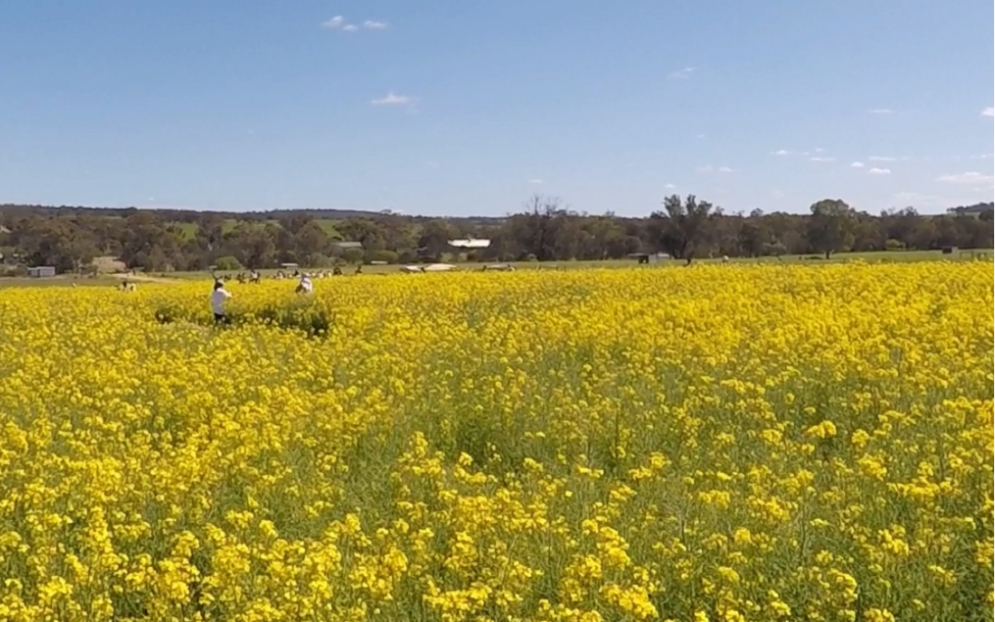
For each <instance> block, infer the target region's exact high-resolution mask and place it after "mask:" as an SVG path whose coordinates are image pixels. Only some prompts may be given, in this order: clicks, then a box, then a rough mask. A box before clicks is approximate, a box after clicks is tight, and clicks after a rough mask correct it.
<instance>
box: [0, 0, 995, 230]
mask: <svg viewBox="0 0 995 622" xmlns="http://www.w3.org/2000/svg"><path fill="white" fill-rule="evenodd" d="M415 5H422V6H415ZM993 19H995V16H993V3H992V2H991V0H964V1H950V2H938V1H936V0H931V1H924V0H893V1H882V0H863V1H860V2H857V1H855V0H833V1H825V0H811V1H805V2H798V1H797V0H793V1H788V0H767V1H765V2H733V1H730V0H723V1H718V0H696V1H695V0H688V1H685V0H672V1H666V2H665V1H652V2H650V1H645V2H637V1H631V2H624V3H608V2H590V1H584V0H574V1H572V2H565V1H559V0H557V1H553V0H546V1H543V2H525V1H522V0H504V1H502V2H487V3H470V2H445V3H443V2H432V3H411V2H401V1H400V0H374V1H369V0H367V1H363V2H359V1H347V2H331V1H323V2H318V1H312V0H300V1H287V2H276V1H269V2H262V1H245V0H240V1H235V0H212V1H211V2H203V1H201V0H196V1H195V0H170V1H169V2H166V1H158V2H135V1H134V0H88V1H87V2H79V1H78V0H72V1H67V0H62V1H57V0H46V1H35V0H5V1H4V2H3V3H2V4H0V40H2V41H3V42H4V50H5V51H4V54H3V56H2V57H0V85H2V88H0V202H6V201H11V202H30V203H45V204H72V205H76V204H80V205H101V206H128V205H138V206H160V207H189V208H205V209H224V210H248V209H271V208H304V207H321V208H358V209H371V210H380V209H392V210H395V211H399V212H403V213H409V214H415V213H418V214H437V215H471V214H480V215H500V214H504V213H508V212H510V211H514V210H516V209H518V208H519V207H520V206H521V204H522V202H523V201H524V200H525V199H526V198H527V197H528V196H529V195H530V194H533V193H536V192H538V193H542V194H549V195H554V196H558V197H560V198H561V199H563V201H564V202H565V203H566V204H568V205H569V206H571V207H572V208H574V209H577V210H580V211H587V212H592V213H600V212H604V211H607V210H612V211H615V212H616V213H618V214H624V215H642V214H648V213H649V212H650V211H652V210H654V209H656V208H657V207H658V206H659V202H660V200H661V198H662V197H664V196H665V195H668V194H673V193H680V194H688V193H694V194H696V195H698V196H699V197H701V198H703V199H706V200H710V201H712V202H713V203H716V204H718V205H721V206H722V207H723V208H725V209H726V210H727V211H739V210H743V211H749V210H751V209H754V208H761V209H764V210H765V211H774V210H781V211H791V212H801V211H806V210H807V209H808V206H809V205H810V204H812V203H813V202H815V201H816V200H819V199H821V198H825V197H832V198H842V199H844V200H847V201H848V202H850V203H851V204H852V205H854V206H855V207H857V208H858V209H866V210H868V211H872V212H877V211H879V210H881V209H885V208H891V207H904V206H907V205H914V206H916V207H918V208H919V209H920V211H932V212H936V211H940V210H942V209H943V208H944V207H948V206H951V205H955V204H963V203H973V202H976V201H978V200H988V201H990V200H992V195H993V186H992V171H993V160H992V151H993V126H992V117H991V115H992V109H991V106H992V105H993V100H995V95H993V92H995V83H993V73H995V67H993V45H995V41H993ZM857 163H859V164H860V166H858V164H857Z"/></svg>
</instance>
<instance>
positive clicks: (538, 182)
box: [529, 179, 545, 186]
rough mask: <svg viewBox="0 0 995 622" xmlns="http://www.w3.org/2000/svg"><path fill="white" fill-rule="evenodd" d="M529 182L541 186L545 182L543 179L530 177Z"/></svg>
mask: <svg viewBox="0 0 995 622" xmlns="http://www.w3.org/2000/svg"><path fill="white" fill-rule="evenodd" d="M529 183H530V184H533V185H535V186H539V185H541V184H543V183H545V182H543V180H541V179H530V180H529Z"/></svg>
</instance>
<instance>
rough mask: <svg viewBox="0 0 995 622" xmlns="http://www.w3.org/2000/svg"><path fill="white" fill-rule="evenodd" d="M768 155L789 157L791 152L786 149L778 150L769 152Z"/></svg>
mask: <svg viewBox="0 0 995 622" xmlns="http://www.w3.org/2000/svg"><path fill="white" fill-rule="evenodd" d="M770 154H771V155H776V156H786V155H791V152H790V151H788V150H787V149H778V150H777V151H771V152H770Z"/></svg>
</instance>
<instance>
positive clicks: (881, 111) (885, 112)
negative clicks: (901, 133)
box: [867, 108, 895, 115]
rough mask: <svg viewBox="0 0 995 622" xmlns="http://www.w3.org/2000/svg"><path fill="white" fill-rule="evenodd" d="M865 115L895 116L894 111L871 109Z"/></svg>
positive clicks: (889, 109)
mask: <svg viewBox="0 0 995 622" xmlns="http://www.w3.org/2000/svg"><path fill="white" fill-rule="evenodd" d="M867 114H877V115H889V114H895V111H894V110H892V109H891V108H871V109H870V110H868V111H867Z"/></svg>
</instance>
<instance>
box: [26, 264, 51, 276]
mask: <svg viewBox="0 0 995 622" xmlns="http://www.w3.org/2000/svg"><path fill="white" fill-rule="evenodd" d="M28 276H30V277H31V278H33V279H47V278H51V277H53V276H55V266H33V267H31V268H28Z"/></svg>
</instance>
